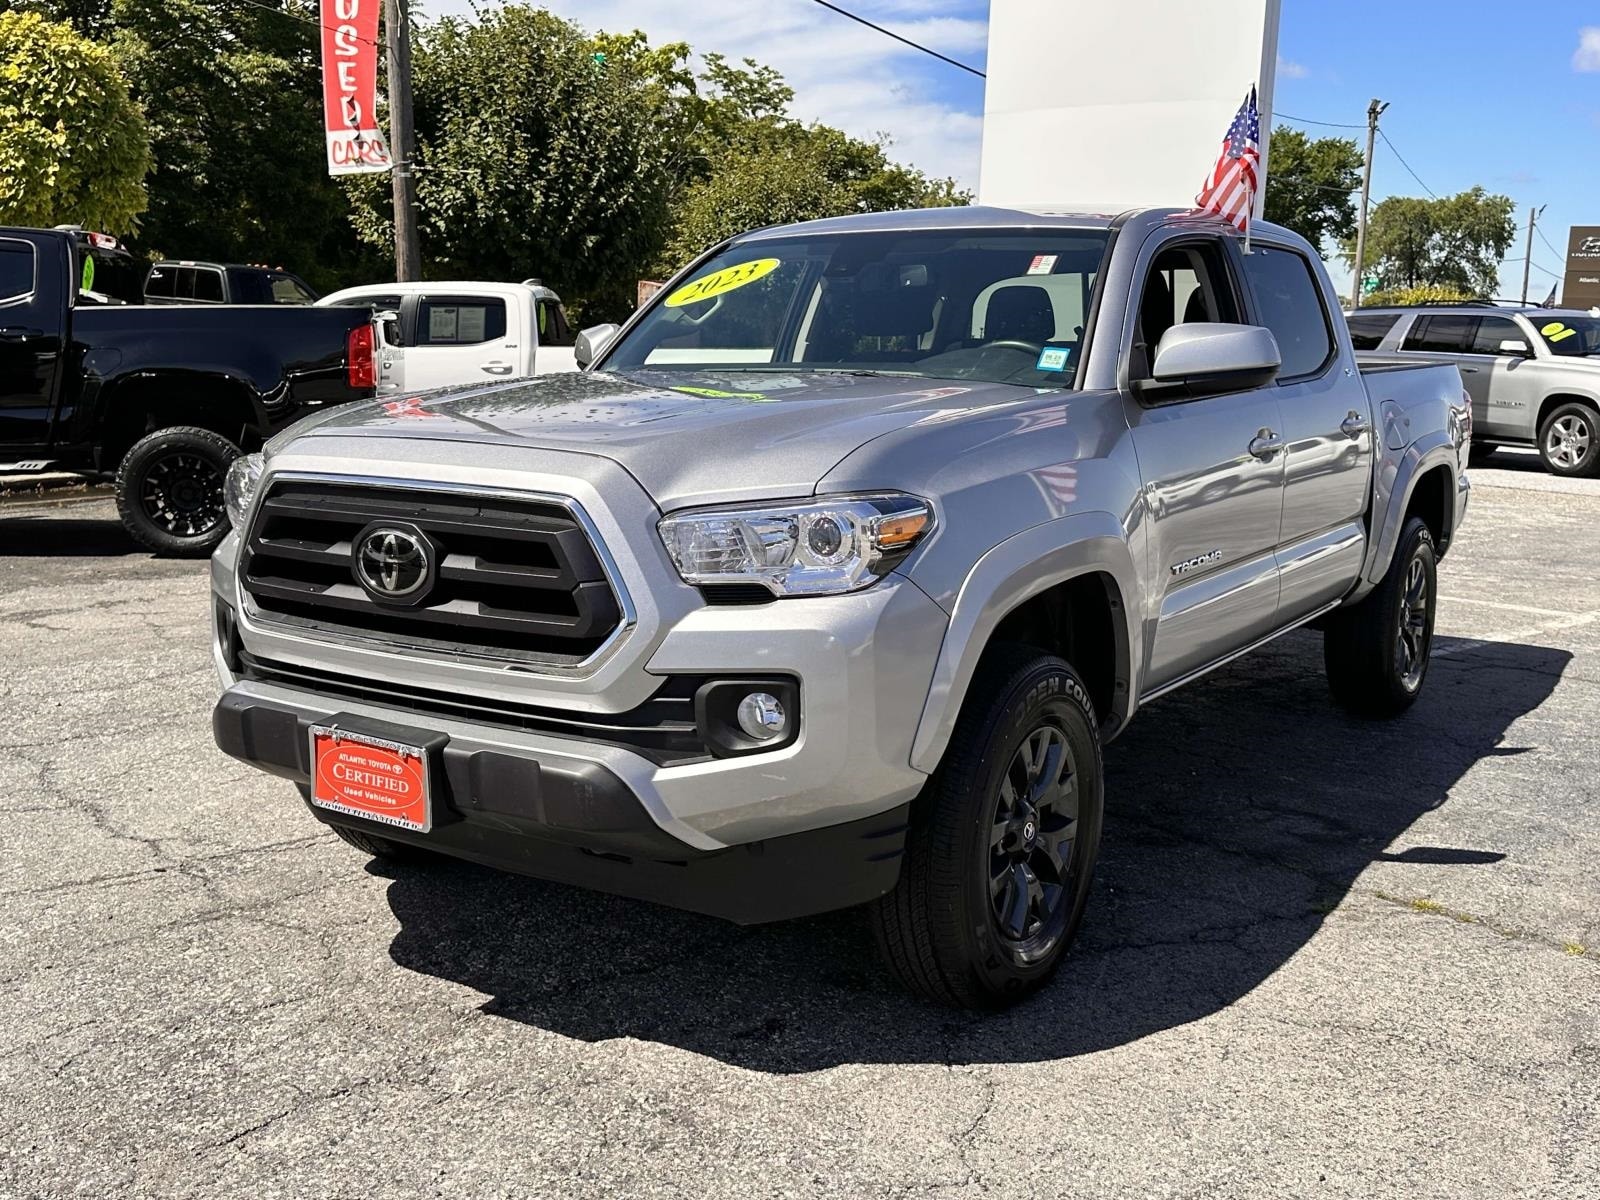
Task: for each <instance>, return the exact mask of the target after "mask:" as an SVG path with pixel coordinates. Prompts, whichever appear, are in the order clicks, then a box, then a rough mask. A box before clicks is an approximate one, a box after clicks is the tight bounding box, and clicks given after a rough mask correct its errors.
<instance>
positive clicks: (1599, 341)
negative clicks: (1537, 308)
mask: <svg viewBox="0 0 1600 1200" xmlns="http://www.w3.org/2000/svg"><path fill="white" fill-rule="evenodd" d="M1528 319H1529V320H1530V321H1532V322H1533V327H1534V328H1535V329H1537V330H1538V331H1539V336H1540V337H1542V338H1543V339H1544V344H1545V345H1546V346H1548V347H1550V353H1551V354H1563V355H1571V356H1573V357H1578V356H1581V355H1584V354H1600V317H1577V316H1565V315H1563V316H1560V317H1556V316H1552V317H1550V319H1549V320H1543V319H1541V318H1540V317H1539V316H1538V315H1536V314H1534V313H1529V314H1528Z"/></svg>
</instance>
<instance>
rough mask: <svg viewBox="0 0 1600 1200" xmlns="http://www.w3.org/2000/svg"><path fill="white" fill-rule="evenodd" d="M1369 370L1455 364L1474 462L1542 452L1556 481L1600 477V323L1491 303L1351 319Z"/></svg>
mask: <svg viewBox="0 0 1600 1200" xmlns="http://www.w3.org/2000/svg"><path fill="white" fill-rule="evenodd" d="M1345 319H1346V322H1347V323H1348V324H1349V326H1350V338H1351V341H1352V342H1353V343H1354V345H1355V348H1356V351H1357V357H1358V358H1360V359H1362V360H1364V361H1384V360H1388V361H1413V362H1415V361H1418V360H1422V361H1426V362H1442V363H1454V364H1455V365H1456V366H1458V367H1459V368H1460V369H1461V381H1462V383H1464V384H1465V385H1466V389H1467V391H1468V392H1469V393H1471V395H1472V424H1473V430H1472V443H1473V449H1474V451H1475V452H1476V453H1477V455H1487V454H1490V453H1492V452H1493V451H1494V448H1495V447H1496V446H1537V447H1538V448H1539V456H1540V457H1541V458H1542V459H1543V460H1544V465H1545V467H1546V468H1547V469H1548V470H1550V471H1551V472H1553V473H1554V474H1556V475H1579V476H1583V477H1585V478H1590V479H1592V478H1594V477H1595V476H1600V313H1597V312H1595V311H1593V310H1590V311H1587V312H1585V311H1579V310H1575V309H1562V308H1505V307H1501V306H1499V305H1496V304H1494V303H1492V302H1490V301H1487V300H1479V301H1468V302H1465V303H1461V304H1449V305H1444V304H1429V305H1422V306H1418V307H1415V308H1363V309H1359V310H1358V311H1356V312H1354V313H1350V314H1348V315H1347V316H1346V318H1345Z"/></svg>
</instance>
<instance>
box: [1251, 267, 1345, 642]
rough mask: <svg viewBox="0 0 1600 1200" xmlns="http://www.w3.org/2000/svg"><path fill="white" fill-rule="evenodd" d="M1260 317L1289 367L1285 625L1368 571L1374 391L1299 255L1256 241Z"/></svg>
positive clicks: (1283, 387) (1284, 389)
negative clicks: (1342, 342)
mask: <svg viewBox="0 0 1600 1200" xmlns="http://www.w3.org/2000/svg"><path fill="white" fill-rule="evenodd" d="M1241 262H1242V265H1243V270H1244V276H1245V279H1246V280H1247V281H1248V282H1249V285H1250V298H1251V315H1252V320H1253V321H1254V322H1255V323H1256V324H1258V325H1264V326H1266V327H1267V328H1268V329H1270V330H1272V335H1273V337H1274V338H1276V339H1277V342H1278V353H1279V354H1280V355H1282V357H1283V365H1282V366H1281V367H1280V368H1279V370H1278V380H1277V388H1278V406H1279V408H1281V409H1282V412H1283V425H1282V430H1283V438H1284V443H1285V459H1284V481H1283V528H1282V532H1281V533H1280V534H1279V535H1278V541H1279V546H1278V551H1277V557H1278V571H1279V587H1280V591H1279V599H1278V620H1277V623H1278V624H1279V625H1286V624H1288V623H1289V622H1290V621H1294V620H1298V619H1299V618H1301V617H1304V616H1307V615H1309V614H1310V613H1312V612H1314V611H1316V610H1317V609H1318V608H1322V607H1324V606H1325V605H1327V604H1329V603H1331V602H1333V601H1334V600H1337V599H1338V598H1339V597H1340V596H1342V595H1343V594H1344V593H1345V592H1346V591H1348V590H1349V588H1350V584H1351V582H1352V581H1353V580H1354V579H1355V578H1356V576H1357V575H1359V574H1360V572H1361V560H1362V557H1363V555H1364V554H1365V553H1366V546H1367V536H1366V524H1365V521H1364V517H1365V515H1366V511H1367V498H1368V496H1369V495H1371V491H1372V456H1373V445H1374V443H1373V437H1374V435H1373V430H1372V425H1373V419H1372V412H1371V402H1370V401H1369V400H1368V398H1367V389H1366V385H1365V384H1364V383H1363V382H1362V380H1361V378H1360V376H1359V375H1358V374H1357V373H1356V369H1355V364H1354V363H1353V362H1351V361H1349V359H1347V358H1346V357H1345V356H1344V354H1343V353H1342V352H1341V350H1340V348H1339V343H1338V341H1337V340H1336V339H1335V337H1334V333H1333V322H1334V321H1335V320H1337V319H1338V313H1339V310H1338V307H1337V302H1336V301H1334V299H1333V297H1331V296H1328V295H1325V294H1324V292H1323V289H1322V285H1321V283H1320V282H1319V281H1318V272H1317V270H1316V268H1314V267H1313V266H1312V265H1311V262H1310V261H1309V260H1308V259H1307V258H1305V257H1304V256H1303V255H1302V254H1301V253H1300V252H1299V251H1297V250H1294V249H1291V248H1289V247H1287V246H1274V245H1271V244H1263V243H1261V242H1257V243H1256V245H1255V246H1254V248H1253V249H1252V251H1251V253H1249V254H1248V255H1244V256H1242V258H1241Z"/></svg>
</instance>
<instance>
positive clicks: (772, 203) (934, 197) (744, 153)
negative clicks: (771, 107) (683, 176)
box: [664, 123, 970, 269]
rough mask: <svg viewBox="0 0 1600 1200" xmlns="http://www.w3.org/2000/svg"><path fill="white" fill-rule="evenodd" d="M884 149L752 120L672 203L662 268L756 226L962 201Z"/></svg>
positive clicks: (814, 128)
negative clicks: (672, 218) (671, 223)
mask: <svg viewBox="0 0 1600 1200" xmlns="http://www.w3.org/2000/svg"><path fill="white" fill-rule="evenodd" d="M885 147H886V143H885V142H882V141H877V142H866V141H862V140H860V139H859V138H852V137H849V136H848V135H846V134H844V133H841V132H840V131H839V130H837V129H831V128H829V127H828V126H825V125H811V126H802V125H798V124H793V123H783V124H774V125H767V124H759V125H755V126H753V127H751V128H749V129H746V130H745V131H743V132H741V133H737V134H736V135H735V136H734V138H733V140H732V141H731V142H730V143H729V144H728V145H727V146H725V147H723V148H721V149H720V150H719V151H718V152H716V154H715V156H714V157H713V158H712V159H711V165H710V169H709V171H708V173H707V175H706V176H705V178H704V179H702V180H700V181H698V182H696V183H694V184H691V185H690V186H689V188H688V190H687V191H686V192H685V194H684V196H683V198H682V200H681V201H680V203H679V204H678V206H677V211H676V216H675V225H674V229H673V234H672V240H671V242H670V244H669V246H668V248H667V254H666V263H665V264H664V266H665V267H666V268H668V269H675V268H677V267H679V266H682V265H683V263H684V262H685V261H687V260H688V259H690V258H692V257H693V256H694V255H696V254H698V253H700V251H702V250H705V249H706V248H707V247H709V246H712V245H715V244H716V243H717V242H720V241H722V240H724V239H725V238H729V237H732V236H733V235H735V234H738V233H743V232H744V231H745V230H747V229H754V228H757V227H759V226H762V225H776V224H786V223H789V222H792V221H810V220H815V219H817V218H819V217H831V216H840V215H843V214H846V213H854V212H884V211H888V210H891V209H897V208H933V207H940V206H944V205H951V204H966V203H968V202H969V201H970V196H969V195H968V194H967V193H965V192H962V191H960V190H959V189H957V187H956V185H955V183H954V181H952V180H949V179H941V180H932V179H929V178H928V177H927V176H925V175H923V174H922V173H921V172H920V171H916V170H914V169H912V168H910V167H904V166H899V165H897V164H895V163H892V162H890V161H889V158H888V154H887V153H886V149H885Z"/></svg>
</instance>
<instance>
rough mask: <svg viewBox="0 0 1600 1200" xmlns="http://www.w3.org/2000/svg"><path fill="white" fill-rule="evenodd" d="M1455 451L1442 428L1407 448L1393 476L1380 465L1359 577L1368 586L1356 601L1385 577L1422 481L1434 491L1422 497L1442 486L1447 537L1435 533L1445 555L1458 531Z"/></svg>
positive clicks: (1357, 594)
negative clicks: (1365, 552)
mask: <svg viewBox="0 0 1600 1200" xmlns="http://www.w3.org/2000/svg"><path fill="white" fill-rule="evenodd" d="M1457 453H1458V452H1457V449H1456V445H1455V443H1454V442H1453V441H1452V440H1451V439H1450V435H1449V434H1448V433H1446V432H1444V431H1443V430H1440V431H1438V432H1436V433H1433V434H1430V435H1429V436H1427V437H1426V438H1423V439H1420V440H1418V441H1416V442H1414V443H1412V445H1410V446H1409V447H1407V449H1406V450H1405V452H1404V453H1403V454H1401V455H1400V456H1399V458H1398V461H1396V463H1395V467H1394V472H1393V475H1392V476H1391V475H1389V473H1388V469H1387V466H1386V465H1385V464H1381V463H1380V465H1379V470H1378V472H1377V481H1376V492H1375V494H1374V501H1373V519H1372V528H1371V534H1370V536H1369V538H1368V542H1367V545H1368V550H1367V560H1366V563H1365V565H1364V566H1363V568H1362V571H1361V578H1362V580H1363V581H1364V583H1365V584H1366V585H1368V586H1363V587H1360V588H1358V589H1357V590H1356V591H1355V592H1354V593H1352V596H1351V598H1352V599H1359V598H1360V597H1361V596H1362V595H1365V593H1366V591H1367V590H1368V587H1369V586H1370V585H1373V584H1376V583H1377V582H1378V581H1379V580H1381V579H1382V578H1383V573H1384V572H1385V571H1386V570H1388V569H1389V560H1390V559H1392V558H1393V557H1394V552H1395V547H1396V546H1397V545H1399V542H1400V531H1401V530H1402V529H1403V528H1404V527H1405V523H1406V518H1407V517H1408V516H1409V515H1410V514H1411V511H1412V503H1413V501H1414V499H1415V497H1416V495H1417V486H1418V484H1419V483H1420V482H1421V481H1423V480H1424V479H1426V480H1428V481H1429V482H1428V484H1427V486H1428V487H1429V488H1432V489H1436V490H1435V492H1433V493H1430V492H1426V491H1425V492H1424V496H1429V495H1433V494H1438V489H1442V497H1443V498H1442V501H1441V503H1442V505H1443V509H1442V512H1441V514H1440V516H1439V529H1440V530H1442V531H1443V537H1442V538H1441V537H1440V536H1439V535H1438V533H1436V534H1435V542H1436V544H1437V546H1438V550H1439V554H1440V556H1441V557H1442V556H1443V554H1444V551H1445V548H1446V547H1448V545H1449V543H1450V538H1451V537H1452V536H1454V533H1455V519H1456V513H1457V505H1456V500H1455V497H1456V489H1457V471H1458V462H1457V457H1456V456H1457Z"/></svg>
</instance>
